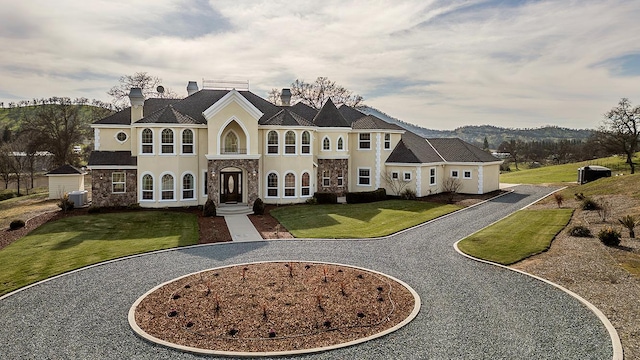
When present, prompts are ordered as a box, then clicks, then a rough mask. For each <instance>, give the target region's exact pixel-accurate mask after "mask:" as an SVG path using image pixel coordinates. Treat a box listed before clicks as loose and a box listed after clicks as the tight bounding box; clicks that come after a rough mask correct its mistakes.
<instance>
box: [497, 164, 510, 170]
mask: <svg viewBox="0 0 640 360" xmlns="http://www.w3.org/2000/svg"><path fill="white" fill-rule="evenodd" d="M500 171H511V167H510V166H509V163H508V162H503V163H502V164H500Z"/></svg>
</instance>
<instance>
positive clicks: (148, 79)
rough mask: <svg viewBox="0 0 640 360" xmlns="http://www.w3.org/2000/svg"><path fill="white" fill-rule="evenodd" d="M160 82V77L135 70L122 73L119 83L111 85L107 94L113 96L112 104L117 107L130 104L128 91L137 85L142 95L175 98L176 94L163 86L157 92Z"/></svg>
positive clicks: (121, 107)
mask: <svg viewBox="0 0 640 360" xmlns="http://www.w3.org/2000/svg"><path fill="white" fill-rule="evenodd" d="M161 83H162V79H160V78H159V77H157V76H152V75H149V74H147V73H146V72H137V73H135V74H133V75H124V76H121V77H120V79H119V84H118V85H116V86H114V87H112V88H111V89H110V90H109V91H107V94H108V95H109V96H111V97H113V105H114V106H115V107H116V108H117V109H124V108H126V107H128V106H130V105H131V104H130V103H129V96H128V95H129V91H131V88H134V87H139V88H140V89H142V95H144V97H145V98H168V99H176V98H178V97H179V96H178V94H176V93H175V92H173V91H172V90H171V89H168V88H164V92H162V93H160V92H158V90H157V89H158V85H160V84H161Z"/></svg>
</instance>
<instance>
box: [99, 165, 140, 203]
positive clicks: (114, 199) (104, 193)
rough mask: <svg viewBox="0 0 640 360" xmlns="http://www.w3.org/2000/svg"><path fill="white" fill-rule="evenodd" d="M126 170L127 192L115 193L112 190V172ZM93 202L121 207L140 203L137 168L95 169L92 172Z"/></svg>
mask: <svg viewBox="0 0 640 360" xmlns="http://www.w3.org/2000/svg"><path fill="white" fill-rule="evenodd" d="M114 172H124V173H125V174H126V175H125V178H126V184H125V190H126V192H125V193H122V194H114V193H112V191H111V174H112V173H114ZM91 202H92V204H93V205H95V206H108V207H112V206H113V207H121V206H129V205H131V204H137V203H138V171H137V170H93V171H92V172H91Z"/></svg>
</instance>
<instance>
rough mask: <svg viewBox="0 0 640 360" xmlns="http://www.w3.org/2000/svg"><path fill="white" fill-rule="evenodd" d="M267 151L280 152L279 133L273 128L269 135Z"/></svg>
mask: <svg viewBox="0 0 640 360" xmlns="http://www.w3.org/2000/svg"><path fill="white" fill-rule="evenodd" d="M267 153H268V154H277V153H278V133H277V132H275V131H273V130H271V131H269V134H268V135H267Z"/></svg>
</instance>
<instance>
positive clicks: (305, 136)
mask: <svg viewBox="0 0 640 360" xmlns="http://www.w3.org/2000/svg"><path fill="white" fill-rule="evenodd" d="M302 153H303V154H309V153H311V135H309V132H308V131H303V132H302Z"/></svg>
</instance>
